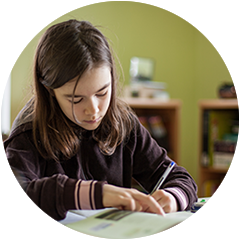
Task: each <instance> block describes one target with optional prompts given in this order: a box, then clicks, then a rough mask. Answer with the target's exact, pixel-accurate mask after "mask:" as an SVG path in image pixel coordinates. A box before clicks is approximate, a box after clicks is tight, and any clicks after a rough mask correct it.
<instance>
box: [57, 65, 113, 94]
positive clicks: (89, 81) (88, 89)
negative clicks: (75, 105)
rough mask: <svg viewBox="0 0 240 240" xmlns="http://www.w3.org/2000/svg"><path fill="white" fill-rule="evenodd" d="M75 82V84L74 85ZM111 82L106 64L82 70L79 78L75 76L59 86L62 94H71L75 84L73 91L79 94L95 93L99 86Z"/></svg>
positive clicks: (101, 86) (107, 84)
mask: <svg viewBox="0 0 240 240" xmlns="http://www.w3.org/2000/svg"><path fill="white" fill-rule="evenodd" d="M76 84H77V86H76ZM110 84H111V71H110V68H109V67H107V66H102V67H98V68H93V69H90V70H87V71H86V72H84V74H83V75H82V76H81V77H80V78H79V76H76V77H75V78H73V79H71V80H70V81H68V82H67V83H65V84H64V85H63V86H62V87H60V88H59V90H60V91H61V92H63V93H64V94H72V93H73V90H74V88H75V86H76V90H75V93H76V94H80V95H85V94H91V93H95V92H97V91H99V90H101V88H103V87H106V86H109V85H110Z"/></svg>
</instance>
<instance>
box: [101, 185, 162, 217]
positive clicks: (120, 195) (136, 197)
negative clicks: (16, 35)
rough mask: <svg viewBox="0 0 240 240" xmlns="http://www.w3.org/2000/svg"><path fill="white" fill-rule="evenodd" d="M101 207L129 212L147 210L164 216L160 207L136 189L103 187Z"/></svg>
mask: <svg viewBox="0 0 240 240" xmlns="http://www.w3.org/2000/svg"><path fill="white" fill-rule="evenodd" d="M103 206H104V207H115V208H118V209H121V210H130V211H145V209H147V211H148V212H151V213H157V214H160V215H164V211H163V209H162V207H161V205H159V204H158V203H157V201H156V200H155V199H154V198H153V197H152V196H150V195H146V194H144V193H141V192H139V191H138V190H136V189H128V188H122V187H116V186H113V185H110V184H104V186H103Z"/></svg>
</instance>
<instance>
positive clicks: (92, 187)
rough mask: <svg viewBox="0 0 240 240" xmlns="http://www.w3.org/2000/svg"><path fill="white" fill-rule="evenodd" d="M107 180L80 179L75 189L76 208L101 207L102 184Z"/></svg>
mask: <svg viewBox="0 0 240 240" xmlns="http://www.w3.org/2000/svg"><path fill="white" fill-rule="evenodd" d="M105 183H106V182H99V181H84V180H78V181H77V183H76V185H75V190H74V201H75V206H76V209H85V210H88V209H100V208H104V206H103V203H102V186H103V184H105Z"/></svg>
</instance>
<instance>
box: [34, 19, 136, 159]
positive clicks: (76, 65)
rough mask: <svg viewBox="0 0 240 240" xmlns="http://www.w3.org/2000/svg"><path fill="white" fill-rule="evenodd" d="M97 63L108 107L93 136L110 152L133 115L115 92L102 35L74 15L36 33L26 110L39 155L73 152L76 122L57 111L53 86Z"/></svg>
mask: <svg viewBox="0 0 240 240" xmlns="http://www.w3.org/2000/svg"><path fill="white" fill-rule="evenodd" d="M102 65H105V66H106V65H107V66H109V67H110V69H111V78H112V95H111V101H110V105H109V108H108V111H107V113H106V115H105V117H104V119H103V120H102V122H101V124H100V126H99V127H98V128H97V129H96V130H94V131H93V137H94V139H95V140H96V141H97V142H98V146H99V148H100V150H101V152H102V153H103V154H106V155H111V154H112V153H114V151H115V149H116V147H117V146H118V145H119V144H120V143H121V142H123V141H124V139H126V137H127V136H128V135H129V133H130V131H131V129H132V128H133V126H134V119H135V117H134V114H133V113H132V111H131V110H130V108H129V107H128V106H127V105H126V104H124V103H123V102H122V101H120V100H119V99H118V98H117V96H116V87H117V82H118V77H117V74H116V67H115V62H114V58H113V54H112V51H111V48H110V46H109V44H108V42H107V40H106V38H105V37H104V35H103V34H102V33H101V32H100V31H99V30H98V29H97V28H96V27H94V26H93V25H92V24H91V23H89V22H86V21H77V20H69V21H66V22H62V23H58V24H56V25H54V26H52V27H50V28H49V29H48V30H47V31H46V32H45V33H44V35H43V36H42V38H41V40H40V42H39V44H38V47H37V49H36V54H35V60H34V98H33V104H34V108H33V113H32V114H33V137H34V142H35V145H36V147H37V149H38V151H39V152H40V154H41V155H42V156H43V157H47V158H51V159H55V160H57V161H58V160H59V157H60V156H63V158H64V159H69V158H71V157H72V156H73V155H74V154H76V152H77V151H78V149H79V143H80V141H81V138H80V135H81V131H79V129H81V128H80V127H77V125H76V124H74V123H73V122H72V121H71V120H69V119H68V118H67V117H66V116H65V114H64V113H63V112H62V111H61V108H60V107H59V105H58V102H57V100H56V98H55V96H54V94H53V89H55V88H58V87H61V86H63V85H64V84H65V83H66V82H68V81H69V80H71V79H73V78H75V77H77V76H78V77H79V78H78V80H79V79H80V78H81V76H82V74H83V73H84V72H85V71H87V70H89V69H91V68H94V67H98V66H102ZM76 84H77V83H76ZM73 94H74V92H73ZM76 129H78V131H76Z"/></svg>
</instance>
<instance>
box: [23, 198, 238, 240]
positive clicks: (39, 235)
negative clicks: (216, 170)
mask: <svg viewBox="0 0 240 240" xmlns="http://www.w3.org/2000/svg"><path fill="white" fill-rule="evenodd" d="M223 197H224V196H218V197H208V198H204V200H205V201H212V200H219V199H223ZM202 199H203V198H200V199H199V200H198V201H201V200H202ZM98 211H99V210H96V211H95V210H93V211H91V210H90V211H82V214H83V215H85V216H89V215H93V214H95V213H96V212H98ZM170 215H171V216H174V217H175V216H176V217H178V218H187V219H191V220H192V221H193V219H194V221H197V223H199V224H209V225H210V224H218V225H223V226H225V225H226V224H228V225H229V224H233V225H238V224H239V222H238V221H231V220H230V221H229V220H222V219H218V218H212V217H207V216H203V215H200V214H194V213H191V212H177V213H171V214H169V216H170ZM167 216H168V214H167V215H166V217H167ZM84 218H85V217H84V216H81V215H79V214H76V213H73V212H68V213H67V217H66V218H65V219H64V220H61V221H34V222H33V221H22V222H21V223H24V225H25V227H28V229H23V228H20V230H21V232H22V237H21V238H30V239H46V238H48V239H49V238H53V239H68V238H69V237H66V236H64V235H62V234H59V233H58V232H57V230H58V229H61V228H62V227H63V226H64V225H65V224H67V223H70V222H75V221H79V220H82V219H84ZM30 229H31V230H30Z"/></svg>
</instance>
